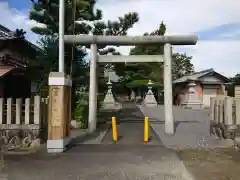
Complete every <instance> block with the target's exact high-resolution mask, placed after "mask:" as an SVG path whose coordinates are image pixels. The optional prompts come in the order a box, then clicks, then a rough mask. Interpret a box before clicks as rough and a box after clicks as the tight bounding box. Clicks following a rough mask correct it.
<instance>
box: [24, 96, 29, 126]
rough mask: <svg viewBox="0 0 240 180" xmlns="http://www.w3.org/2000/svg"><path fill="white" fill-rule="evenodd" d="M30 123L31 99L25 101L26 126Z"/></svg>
mask: <svg viewBox="0 0 240 180" xmlns="http://www.w3.org/2000/svg"><path fill="white" fill-rule="evenodd" d="M29 123H30V98H26V99H25V120H24V124H29Z"/></svg>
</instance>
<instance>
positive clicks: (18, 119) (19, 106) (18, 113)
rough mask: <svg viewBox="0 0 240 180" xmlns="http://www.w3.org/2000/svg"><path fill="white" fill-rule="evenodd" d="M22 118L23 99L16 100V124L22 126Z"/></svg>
mask: <svg viewBox="0 0 240 180" xmlns="http://www.w3.org/2000/svg"><path fill="white" fill-rule="evenodd" d="M21 117H22V99H16V124H18V125H20V124H21Z"/></svg>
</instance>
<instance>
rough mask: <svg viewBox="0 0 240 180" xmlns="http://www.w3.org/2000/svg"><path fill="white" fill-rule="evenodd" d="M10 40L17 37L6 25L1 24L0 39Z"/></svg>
mask: <svg viewBox="0 0 240 180" xmlns="http://www.w3.org/2000/svg"><path fill="white" fill-rule="evenodd" d="M8 39H9V40H10V39H17V37H16V36H14V34H13V32H12V31H10V30H9V29H7V28H6V27H4V26H2V25H0V40H8Z"/></svg>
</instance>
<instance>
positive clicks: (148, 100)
mask: <svg viewBox="0 0 240 180" xmlns="http://www.w3.org/2000/svg"><path fill="white" fill-rule="evenodd" d="M143 105H145V106H148V107H156V106H157V101H156V99H155V97H154V95H153V93H152V92H148V94H146V97H145V99H144V101H143Z"/></svg>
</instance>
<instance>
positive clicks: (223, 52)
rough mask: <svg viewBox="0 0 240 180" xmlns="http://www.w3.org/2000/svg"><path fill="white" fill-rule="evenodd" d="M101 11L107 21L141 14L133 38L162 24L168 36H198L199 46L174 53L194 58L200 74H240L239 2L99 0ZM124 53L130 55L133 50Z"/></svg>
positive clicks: (233, 0) (132, 30)
mask: <svg viewBox="0 0 240 180" xmlns="http://www.w3.org/2000/svg"><path fill="white" fill-rule="evenodd" d="M98 7H99V8H100V9H102V10H103V15H104V19H110V20H115V19H117V18H118V17H119V16H122V15H123V14H125V13H128V12H134V11H135V12H138V13H139V16H140V21H139V22H138V23H137V24H136V25H135V26H134V27H133V28H132V29H131V30H129V34H130V35H142V34H143V33H144V32H151V31H153V30H154V29H157V28H158V26H159V24H160V23H161V21H164V23H165V24H166V25H167V34H168V35H174V34H189V33H196V34H198V35H199V38H200V40H199V42H198V43H197V45H196V46H187V47H179V46H178V47H174V50H175V51H177V52H186V53H187V54H189V55H192V56H193V64H194V65H195V67H196V68H195V69H196V70H202V69H208V68H214V69H215V70H216V71H219V72H220V73H223V74H224V75H226V76H232V75H234V74H236V73H238V72H240V69H238V68H237V67H240V66H239V65H240V62H239V63H238V61H239V58H238V57H240V51H239V47H240V41H239V35H240V34H239V29H240V11H239V9H240V3H239V1H238V0H228V1H221V2H220V1H219V0H209V1H204V3H203V1H202V0H121V1H119V0H99V1H98ZM237 38H238V39H237ZM203 40H204V41H203ZM120 51H121V52H123V53H124V54H127V53H128V51H129V48H127V47H124V48H120Z"/></svg>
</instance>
